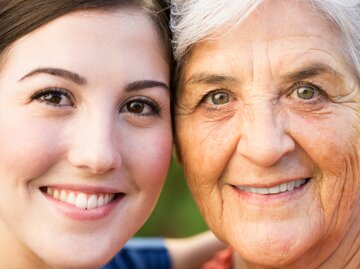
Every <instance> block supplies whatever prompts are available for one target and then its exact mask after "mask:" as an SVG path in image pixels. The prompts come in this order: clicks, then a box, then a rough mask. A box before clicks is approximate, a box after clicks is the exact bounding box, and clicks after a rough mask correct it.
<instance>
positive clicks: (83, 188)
mask: <svg viewBox="0 0 360 269" xmlns="http://www.w3.org/2000/svg"><path fill="white" fill-rule="evenodd" d="M48 187H50V188H53V189H60V190H68V191H74V192H83V193H86V194H92V193H114V194H115V193H124V190H119V189H115V188H113V187H107V186H88V185H74V184H51V185H44V186H41V187H40V189H41V188H48Z"/></svg>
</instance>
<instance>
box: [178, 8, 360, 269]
mask: <svg viewBox="0 0 360 269" xmlns="http://www.w3.org/2000/svg"><path fill="white" fill-rule="evenodd" d="M226 29H229V28H226ZM226 29H224V30H222V31H218V32H219V35H215V36H211V37H210V38H208V39H205V40H202V41H201V42H198V43H196V44H195V45H194V46H193V47H191V50H190V52H189V53H188V55H187V57H186V61H185V62H184V65H183V66H182V69H181V73H180V86H179V89H178V95H177V106H176V118H175V119H176V131H177V143H178V149H179V153H180V154H179V155H180V160H181V161H182V164H183V166H184V169H185V173H186V177H187V181H188V183H189V186H190V189H191V190H192V192H193V194H194V197H195V199H196V201H197V203H198V205H199V207H200V210H201V211H202V213H203V215H204V217H205V219H206V221H207V223H208V224H209V226H210V228H211V229H212V230H213V231H214V232H215V233H216V234H217V235H218V236H219V237H220V238H222V239H224V240H225V241H226V242H228V243H229V244H230V245H231V246H232V247H233V248H234V249H235V251H236V252H237V253H239V254H240V255H241V256H242V257H245V258H246V260H248V261H250V262H254V263H256V264H261V265H263V266H268V267H276V268H278V267H281V266H284V265H294V267H291V268H316V267H307V266H310V265H311V266H313V265H317V266H319V265H320V263H322V262H323V261H324V260H326V259H325V258H324V257H326V256H328V255H330V253H332V252H334V251H335V249H336V250H337V251H338V250H340V251H341V249H342V243H343V241H346V240H347V239H346V236H347V234H349V233H352V232H354V231H356V230H357V229H358V228H356V227H357V224H355V223H359V219H358V217H357V215H358V214H357V211H358V209H359V206H360V202H359V196H360V195H359V178H360V174H359V172H360V167H359V159H360V156H359V137H360V132H359V128H360V124H359V120H360V112H359V111H360V109H359V102H360V91H359V89H360V88H359V80H358V78H357V77H356V75H355V72H354V71H353V69H352V67H351V66H350V64H349V61H348V60H347V57H346V56H345V54H344V52H343V50H342V47H343V43H342V42H343V41H342V40H341V38H340V37H339V34H338V33H337V31H336V29H335V28H334V27H333V26H332V25H331V24H330V23H329V22H328V20H326V19H325V18H324V17H323V16H322V15H321V14H320V13H318V12H317V11H316V10H314V9H313V8H312V7H310V4H306V3H305V2H299V3H298V4H290V2H288V1H269V2H266V3H264V4H263V5H261V6H260V7H258V9H257V10H256V11H254V12H253V13H251V14H250V15H249V16H248V17H246V18H245V19H244V20H243V21H242V22H241V23H240V24H238V26H237V28H236V29H233V30H231V31H230V30H226ZM199 160H201V161H199ZM342 240H343V241H342ZM340 242H342V243H340ZM305 253H307V255H304V254H305ZM344 253H345V251H344ZM345 256H346V255H345V254H344V259H343V261H344V260H345ZM330 261H331V260H330ZM296 266H300V267H296ZM333 268H338V267H333ZM339 268H340V267H339Z"/></svg>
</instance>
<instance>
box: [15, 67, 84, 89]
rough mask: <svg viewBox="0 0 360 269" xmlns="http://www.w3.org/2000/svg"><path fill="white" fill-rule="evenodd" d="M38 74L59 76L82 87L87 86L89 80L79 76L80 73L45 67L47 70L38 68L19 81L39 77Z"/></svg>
mask: <svg viewBox="0 0 360 269" xmlns="http://www.w3.org/2000/svg"><path fill="white" fill-rule="evenodd" d="M37 74H49V75H52V76H57V77H61V78H64V79H66V80H69V81H72V82H74V83H75V84H78V85H80V86H84V85H86V84H87V80H86V78H85V77H83V76H81V75H79V74H78V73H75V72H72V71H69V70H65V69H62V68H53V67H45V68H37V69H34V70H32V71H31V72H29V73H28V74H26V75H25V76H23V77H22V78H21V79H20V80H19V81H22V80H24V79H26V78H29V77H31V76H34V75H37Z"/></svg>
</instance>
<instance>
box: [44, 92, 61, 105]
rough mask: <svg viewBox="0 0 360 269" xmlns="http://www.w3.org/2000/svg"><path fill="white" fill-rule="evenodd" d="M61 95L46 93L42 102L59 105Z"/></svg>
mask: <svg viewBox="0 0 360 269" xmlns="http://www.w3.org/2000/svg"><path fill="white" fill-rule="evenodd" d="M61 98H62V96H61V94H56V93H48V94H46V95H44V100H45V101H47V102H49V103H54V104H60V103H61Z"/></svg>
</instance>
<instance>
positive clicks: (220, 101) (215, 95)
mask: <svg viewBox="0 0 360 269" xmlns="http://www.w3.org/2000/svg"><path fill="white" fill-rule="evenodd" d="M229 101H230V94H229V93H227V92H225V91H216V92H211V93H209V94H208V95H207V96H206V98H205V102H206V103H208V104H211V105H224V104H226V103H228V102H229Z"/></svg>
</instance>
